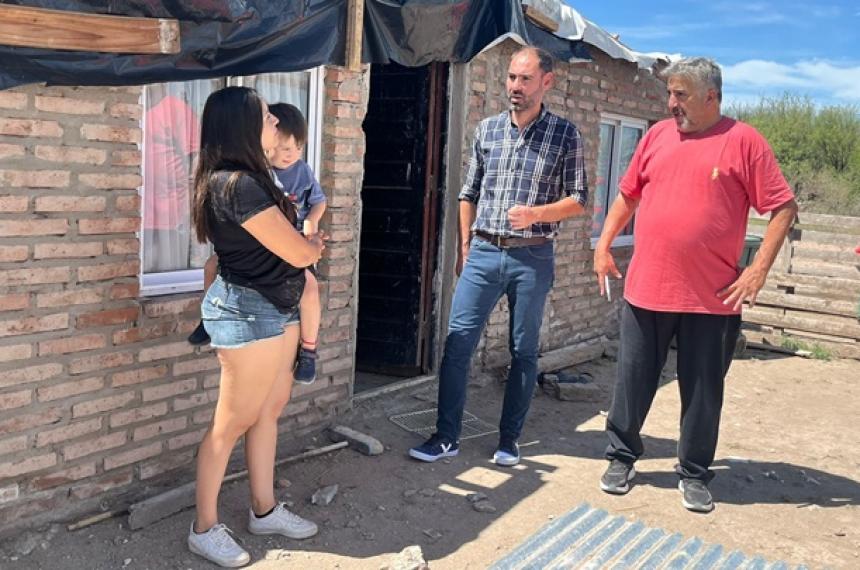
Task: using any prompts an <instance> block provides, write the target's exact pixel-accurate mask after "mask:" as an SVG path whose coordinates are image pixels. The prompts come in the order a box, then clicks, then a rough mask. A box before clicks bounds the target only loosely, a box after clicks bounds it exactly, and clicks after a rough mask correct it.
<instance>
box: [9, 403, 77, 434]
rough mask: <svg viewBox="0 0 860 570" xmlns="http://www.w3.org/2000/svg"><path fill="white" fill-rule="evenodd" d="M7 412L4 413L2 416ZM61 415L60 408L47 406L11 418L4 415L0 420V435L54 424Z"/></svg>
mask: <svg viewBox="0 0 860 570" xmlns="http://www.w3.org/2000/svg"><path fill="white" fill-rule="evenodd" d="M7 415H8V414H4V417H5V416H7ZM62 417H63V411H62V409H60V408H48V409H46V410H40V411H38V412H32V413H29V414H21V415H19V416H13V417H11V418H9V417H5V419H2V420H0V437H2V436H4V435H9V434H17V433H20V432H22V431H25V430H28V429H32V428H34V427H41V426H46V425H51V424H55V423H57V422H59V421H60V419H62Z"/></svg>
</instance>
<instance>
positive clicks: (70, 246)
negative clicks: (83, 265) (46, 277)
mask: <svg viewBox="0 0 860 570" xmlns="http://www.w3.org/2000/svg"><path fill="white" fill-rule="evenodd" d="M103 253H104V244H103V243H102V242H100V241H90V242H72V243H69V242H57V243H37V244H36V246H35V247H34V248H33V259H67V258H74V257H81V258H82V257H98V256H100V255H102V254H103Z"/></svg>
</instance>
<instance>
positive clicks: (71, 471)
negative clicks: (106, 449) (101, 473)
mask: <svg viewBox="0 0 860 570" xmlns="http://www.w3.org/2000/svg"><path fill="white" fill-rule="evenodd" d="M95 474H96V464H95V463H85V464H83V465H75V466H74V467H69V468H67V469H63V470H61V471H54V472H52V473H48V474H46V475H41V476H39V477H36V478H35V479H33V480H32V481H30V485H29V488H30V490H32V491H44V490H45V489H53V488H54V487H59V486H60V485H68V484H70V483H74V482H75V481H80V480H81V479H86V478H88V477H92V476H93V475H95Z"/></svg>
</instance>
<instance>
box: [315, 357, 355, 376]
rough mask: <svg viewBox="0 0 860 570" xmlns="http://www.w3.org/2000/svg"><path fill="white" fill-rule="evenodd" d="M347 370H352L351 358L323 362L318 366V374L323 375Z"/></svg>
mask: <svg viewBox="0 0 860 570" xmlns="http://www.w3.org/2000/svg"><path fill="white" fill-rule="evenodd" d="M348 368H352V357H351V356H348V357H346V358H338V359H337V360H329V361H328V362H323V363H322V365H321V366H320V372H321V373H323V374H331V373H332V372H337V371H338V370H346V369H348Z"/></svg>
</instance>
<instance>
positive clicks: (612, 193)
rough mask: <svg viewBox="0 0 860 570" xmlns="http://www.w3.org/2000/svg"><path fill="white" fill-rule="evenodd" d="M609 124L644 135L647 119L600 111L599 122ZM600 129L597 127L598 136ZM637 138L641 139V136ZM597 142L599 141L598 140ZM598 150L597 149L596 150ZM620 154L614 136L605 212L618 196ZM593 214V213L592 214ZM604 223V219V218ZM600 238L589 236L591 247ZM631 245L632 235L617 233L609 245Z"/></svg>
mask: <svg viewBox="0 0 860 570" xmlns="http://www.w3.org/2000/svg"><path fill="white" fill-rule="evenodd" d="M604 123H605V124H611V125H612V126H614V127H616V128H617V129H619V132H620V129H622V128H624V127H631V128H636V129H642V136H643V137H644V136H645V133H646V132H648V121H647V120H645V119H637V118H635V117H626V116H624V115H616V114H615V113H601V115H600V123H599V124H604ZM598 126H599V125H598ZM599 133H600V130H599V129H598V136H599ZM639 140H642V139H641V138H640V139H639ZM598 142H599V141H598ZM598 152H599V151H598ZM620 156H621V137H620V136H617V137H615V140H614V141H613V142H612V163H611V164H610V165H609V186H608V188H609V199H608V200H607V209H606V213H607V214H608V213H609V207H611V206H612V203H613V202H614V201H615V198H617V197H618V182H619V181H620V180H621V177H622V176H624V173H623V172H619V171H618V170H619V168H618V162H617V159H618V158H619V157H620ZM592 215H593V214H592ZM604 223H605V219H604ZM599 239H600V238H596V237H593V238H591V249H594V248H595V247H596V246H597V242H598V240H599ZM631 245H633V235H632V234H630V235H619V236H615V239H614V240H612V245H611V246H610V247H629V246H631Z"/></svg>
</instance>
